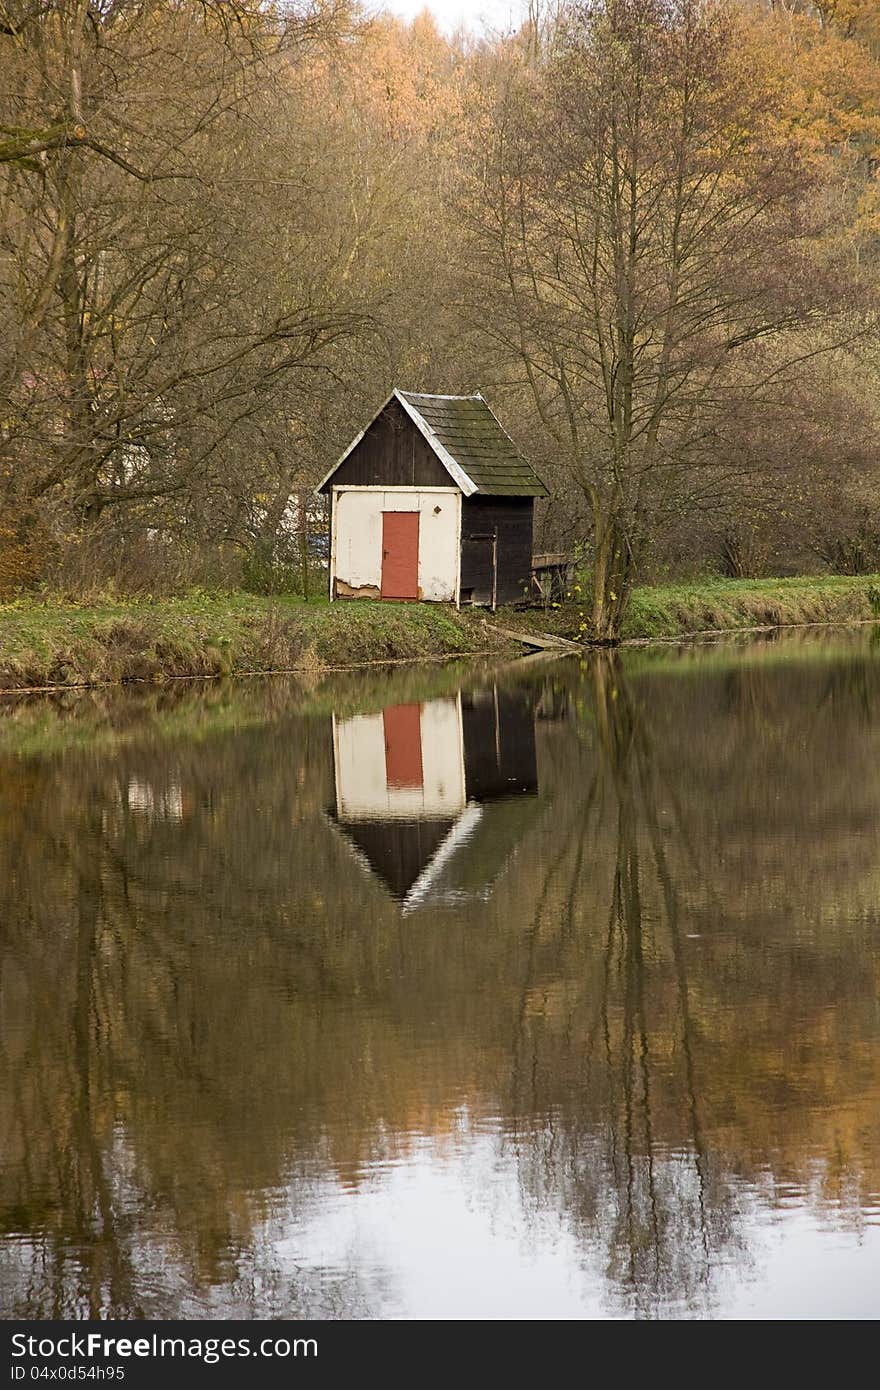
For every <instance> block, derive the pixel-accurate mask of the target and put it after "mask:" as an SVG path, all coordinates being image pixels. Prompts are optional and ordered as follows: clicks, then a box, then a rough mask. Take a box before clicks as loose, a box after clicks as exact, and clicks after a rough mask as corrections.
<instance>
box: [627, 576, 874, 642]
mask: <svg viewBox="0 0 880 1390" xmlns="http://www.w3.org/2000/svg"><path fill="white" fill-rule="evenodd" d="M878 586H880V578H878V576H876V575H871V576H859V577H852V576H849V575H814V576H807V577H804V578H794V579H702V580H697V581H695V582H692V583H689V584H664V585H656V586H650V587H649V586H645V587H642V588H637V589H636V590H634V592H633V596H632V599H631V601H630V605H629V609H628V611H627V615H626V619H625V622H624V629H623V634H622V635H623V637H624V638H652V637H655V638H656V637H680V636H682V635H685V634H688V633H695V632H704V631H725V632H726V631H731V630H736V629H738V628H753V627H788V626H792V625H794V624H797V623H854V622H862V621H865V620H870V619H871V618H876V617H878V616H880V614H878V613H876V612H875V611H874V609H873V608H872V604H871V599H870V597H869V591H870V590H872V589H874V590H875V591H876V590H877V588H878Z"/></svg>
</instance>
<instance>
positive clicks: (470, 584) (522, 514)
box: [461, 495, 535, 603]
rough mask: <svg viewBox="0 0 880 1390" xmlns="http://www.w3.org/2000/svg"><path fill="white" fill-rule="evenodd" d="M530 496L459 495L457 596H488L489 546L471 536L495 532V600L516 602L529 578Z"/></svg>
mask: <svg viewBox="0 0 880 1390" xmlns="http://www.w3.org/2000/svg"><path fill="white" fill-rule="evenodd" d="M534 511H535V500H534V498H533V497H482V496H479V495H478V496H476V497H463V498H462V501H461V597H462V602H463V603H464V602H467V601H468V591H470V596H471V598H472V600H473V602H475V603H489V602H490V601H491V598H492V545H491V541H488V540H475V539H472V538H473V537H480V536H491V535H492V534H493V532H494V531H496V530H497V534H498V602H499V603H516V602H517V600H519V599H522V598H525V597H526V596H527V594H528V592H529V587H530V584H531V578H532V524H533V519H534Z"/></svg>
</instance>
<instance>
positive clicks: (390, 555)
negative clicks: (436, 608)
mask: <svg viewBox="0 0 880 1390" xmlns="http://www.w3.org/2000/svg"><path fill="white" fill-rule="evenodd" d="M418 596H419V514H418V512H383V513H382V597H383V598H418Z"/></svg>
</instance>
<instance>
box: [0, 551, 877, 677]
mask: <svg viewBox="0 0 880 1390" xmlns="http://www.w3.org/2000/svg"><path fill="white" fill-rule="evenodd" d="M878 585H880V579H878V578H877V577H875V576H859V577H858V578H851V577H848V576H830V577H822V578H812V577H811V578H803V579H781V580H766V581H760V580H729V581H721V580H705V581H697V582H695V583H693V584H689V585H674V586H672V585H670V586H660V585H657V586H651V587H648V586H644V587H642V588H638V589H636V590H635V591H634V593H633V598H632V602H631V605H630V611H629V613H628V615H627V620H626V623H625V626H624V631H623V633H622V636H621V640H620V642H619V643H618V644H615V645H616V646H619V647H620V648H623V649H633V648H645V647H652V646H669V645H676V644H680V643H688V644H699V643H700V642H704V643H710V642H712V641H714V640H719V639H723V638H726V637H731V636H736V635H741V636H748V635H755V636H757V635H759V634H761V633H768V632H773V631H783V630H785V629H786V628H823V627H827V628H834V627H844V626H849V627H853V626H862V625H865V626H868V625H870V624H872V623H878V622H880V612H878V611H877V603H878V596H880V588H878ZM582 619H583V612H582V610H581V608H580V607H579V606H578V605H577V603H573V602H570V601H569V602H567V603H565V604H562V605H557V606H556V607H554V608H549V609H541V608H534V609H521V610H515V609H507V610H499V612H498V613H497V614H489V613H488V612H484V611H483V610H481V609H480V610H470V609H466V610H462V611H460V612H459V611H456V610H455V609H452V608H447V607H446V606H445V605H444V606H442V607H440V606H437V607H434V606H432V605H428V604H391V603H380V602H372V601H360V602H358V603H335V604H332V605H331V604H329V603H328V602H326V601H321V602H315V601H312V602H309V603H305V602H303V601H302V600H300V599H296V598H289V597H284V596H281V597H273V598H264V597H261V596H256V595H251V594H244V593H229V594H206V593H203V592H201V591H196V592H194V593H191V594H188V595H183V596H180V597H176V598H169V599H108V600H105V601H99V602H95V603H91V604H84V603H69V602H67V603H64V602H60V601H59V602H49V601H46V600H43V601H40V602H38V601H35V600H28V599H18V600H16V601H14V602H12V603H7V604H0V695H17V694H23V693H33V694H38V693H43V694H48V693H53V692H54V693H59V692H64V691H72V690H88V689H94V688H98V687H102V686H115V685H127V684H137V685H151V684H161V683H165V682H176V681H195V680H216V679H218V678H219V677H223V676H234V677H244V676H255V675H300V676H302V675H304V674H311V675H324V674H330V673H331V672H345V671H357V670H369V669H371V668H375V667H382V666H395V665H412V664H424V663H442V662H446V661H452V660H461V659H466V658H470V657H482V658H486V657H493V656H497V657H509V656H511V655H512V654H515V653H517V652H523V653H524V648H525V647H526V646H527V645H528V638H529V635H530V634H534V635H536V636H538V635H541V636H542V637H544V638H549V639H550V644H551V645H552V644H555V641H559V646H558V648H555V646H554V648H553V649H554V650H555V652H556V653H557V654H563V653H564V652H565V651H568V652H569V653H571V654H577V653H578V652H581V653H584V654H585V653H587V652H589V651H593V650H600V649H602V648H600V647H599V645H598V644H591V643H589V642H587V641H584V639H583V633H582V631H581V623H582ZM756 619H757V621H756ZM762 619H763V621H762ZM499 623H501V624H503V627H504V629H505V630H504V631H502V630H499V628H498V624H499ZM604 649H605V650H607V649H608V648H607V647H605V648H604Z"/></svg>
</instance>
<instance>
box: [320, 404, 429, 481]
mask: <svg viewBox="0 0 880 1390" xmlns="http://www.w3.org/2000/svg"><path fill="white" fill-rule="evenodd" d="M383 484H385V485H386V486H387V487H454V486H455V483H454V482H453V480H452V478H451V477H450V476H449V474H448V473H447V471H446V469H445V468H444V467H443V464H442V463H441V462H440V460H439V459H438V457H437V455H436V454H435V453H434V451H433V449H432V448H431V447H430V445H428V444H427V443H426V441H425V439H424V436H423V435H421V434H420V433H419V431H418V430H417V429H416V427H415V425H414V424H413V422H412V420H411V419H410V418H409V416H408V415H407V413H406V411H405V410H404V408H403V406H402V405H401V404H400V403H399V401H389V402H388V404H387V405H386V407H385V409H384V410H383V411H382V413H381V415H379V416H378V417H377V419H375V420H374V421H373V423H372V425H370V428H369V429H368V430H367V432H366V434H365V435H364V437H363V439H362V440H361V441H360V443H359V444H356V445H355V447H354V448H353V449H352V451H351V453H350V454H349V456H348V458H347V459H346V460H345V461H344V462H343V463H341V464H340V466H339V468H337V470H336V472H335V473H334V474H333V476H332V478H330V479H328V481H327V484H326V486H325V488H324V491H325V492H329V491H330V489H331V488H332V487H335V486H339V487H342V486H348V487H377V486H382V485H383Z"/></svg>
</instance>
